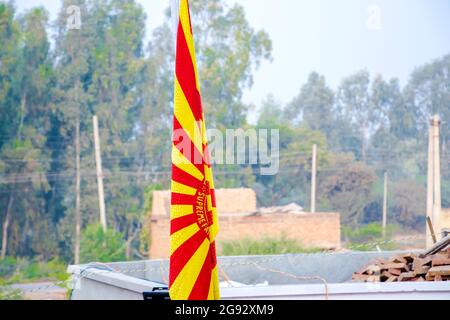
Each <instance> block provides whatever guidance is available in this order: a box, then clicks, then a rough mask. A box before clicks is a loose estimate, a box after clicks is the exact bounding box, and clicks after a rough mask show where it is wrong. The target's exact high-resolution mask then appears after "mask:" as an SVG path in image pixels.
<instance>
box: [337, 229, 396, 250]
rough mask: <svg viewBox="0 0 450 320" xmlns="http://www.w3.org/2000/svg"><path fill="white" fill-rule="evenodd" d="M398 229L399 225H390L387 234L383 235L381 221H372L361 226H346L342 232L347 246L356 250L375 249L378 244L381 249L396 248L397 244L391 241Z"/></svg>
mask: <svg viewBox="0 0 450 320" xmlns="http://www.w3.org/2000/svg"><path fill="white" fill-rule="evenodd" d="M397 230H398V226H395V225H390V226H387V228H386V235H385V236H383V229H382V227H381V225H380V224H379V223H371V224H368V225H364V226H361V227H359V228H356V229H355V228H352V227H349V226H345V227H343V228H342V234H343V236H344V240H345V242H346V247H347V248H348V249H351V250H356V251H374V250H377V246H378V247H379V248H380V249H381V250H388V251H389V250H396V249H398V246H397V244H395V243H394V242H390V241H389V239H391V237H392V235H393V234H394V233H395V232H396V231H397Z"/></svg>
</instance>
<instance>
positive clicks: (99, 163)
mask: <svg viewBox="0 0 450 320" xmlns="http://www.w3.org/2000/svg"><path fill="white" fill-rule="evenodd" d="M92 122H93V126H94V145H95V164H96V168H97V186H98V206H99V210H100V223H101V225H102V227H103V231H105V232H106V227H107V225H106V213H105V191H104V188H103V170H102V156H101V153H100V136H99V133H98V118H97V116H94V117H93V119H92Z"/></svg>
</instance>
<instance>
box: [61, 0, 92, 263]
mask: <svg viewBox="0 0 450 320" xmlns="http://www.w3.org/2000/svg"><path fill="white" fill-rule="evenodd" d="M87 4H88V3H87V2H86V1H85V0H77V1H75V2H74V1H66V0H64V1H63V5H62V8H61V12H60V13H59V16H58V19H57V37H56V40H57V41H56V43H57V46H56V49H55V51H56V52H55V55H56V61H58V63H57V65H56V72H57V81H58V84H57V87H56V88H55V91H54V95H55V110H54V111H55V113H56V115H57V118H58V120H59V121H60V123H61V125H60V129H61V132H60V135H61V136H62V137H63V139H65V140H66V139H67V140H72V141H73V144H69V145H67V149H66V152H65V164H64V165H62V166H60V169H62V168H64V169H66V172H67V171H69V170H71V173H72V174H73V173H74V176H75V192H74V193H73V189H72V190H71V191H70V192H69V190H70V189H71V187H73V185H72V184H71V183H70V181H69V183H68V184H66V185H65V187H66V188H67V189H66V190H67V191H68V192H67V196H66V198H65V201H66V202H67V208H74V209H75V210H74V213H73V216H74V219H73V220H74V221H75V237H74V238H75V241H74V247H73V249H74V260H75V263H79V251H80V237H81V228H82V214H81V210H82V208H81V184H82V180H81V169H82V168H81V158H82V150H81V148H82V146H81V144H82V142H85V141H86V140H87V141H89V140H88V139H89V138H87V135H86V132H83V129H84V128H86V127H88V126H89V123H90V120H91V118H92V111H91V110H90V109H89V104H88V103H89V100H90V99H91V96H90V95H89V92H88V90H87V83H86V82H87V81H88V80H89V77H90V74H89V72H90V70H89V58H90V53H91V51H90V50H91V49H92V47H93V42H94V41H95V38H94V37H95V32H94V30H95V29H94V28H95V24H94V23H93V22H94V21H93V20H92V13H91V12H90V11H89V10H87V8H88V7H87ZM69 5H77V6H78V7H79V8H80V10H81V16H82V17H83V24H82V25H81V28H80V29H68V28H67V16H66V10H67V7H68V6H69ZM74 167H75V168H74ZM72 177H73V175H72ZM73 195H75V199H74V198H73ZM68 211H69V212H70V211H71V210H68ZM73 220H72V221H73ZM69 221H71V220H69Z"/></svg>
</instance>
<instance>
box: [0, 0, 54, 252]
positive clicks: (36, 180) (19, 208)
mask: <svg viewBox="0 0 450 320" xmlns="http://www.w3.org/2000/svg"><path fill="white" fill-rule="evenodd" d="M47 22H48V14H47V12H46V11H45V10H43V9H39V8H37V9H32V10H30V11H29V12H28V13H26V14H25V15H24V16H23V17H20V18H19V19H18V20H17V23H18V26H19V31H18V32H20V38H19V39H20V40H19V41H18V42H17V45H18V47H17V51H16V52H15V55H16V58H15V59H16V60H15V65H16V67H15V70H14V73H13V74H12V76H13V77H14V82H13V83H12V85H11V86H10V91H9V92H8V98H7V99H6V100H9V101H11V105H10V108H11V110H13V111H14V112H15V114H16V116H15V117H14V118H12V119H11V122H10V123H9V124H8V128H9V129H10V130H11V131H10V132H11V133H12V135H11V136H10V137H9V140H8V141H4V143H3V146H2V148H1V154H2V157H3V163H4V165H3V172H4V173H5V175H4V177H5V181H4V184H6V185H7V186H8V188H9V189H8V190H7V194H8V195H7V205H5V210H6V212H5V220H4V224H3V231H2V233H3V237H2V257H4V256H5V255H6V253H7V245H8V240H10V241H9V243H10V245H9V247H10V252H14V253H15V254H21V253H23V252H25V251H26V250H31V251H32V250H36V251H39V252H41V254H43V255H45V256H50V255H52V254H54V253H55V250H54V248H55V246H53V245H51V244H49V243H46V244H45V245H44V241H42V242H40V241H33V240H37V239H40V240H42V238H43V237H45V236H48V231H49V229H51V226H50V224H51V220H50V219H48V216H47V215H46V214H45V212H44V211H43V210H41V208H42V207H44V206H45V199H44V197H43V194H45V192H46V191H47V190H48V180H47V177H46V175H45V173H46V171H47V169H48V166H47V161H46V157H47V153H46V150H45V147H44V146H45V144H46V130H47V128H48V118H47V116H48V114H49V112H48V110H49V108H48V106H49V102H50V99H51V98H50V95H49V91H50V90H49V88H50V87H51V83H52V79H53V75H52V66H51V63H50V60H49V48H50V45H49V42H48V37H47V31H46V28H47ZM18 194H28V195H29V197H20V196H18ZM14 213H16V214H14ZM31 229H33V230H32V231H33V232H32V233H30V231H31ZM10 230H11V231H12V232H11V234H9V231H10ZM24 234H25V235H28V234H33V236H32V237H24ZM8 238H9V239H8ZM27 247H28V248H27Z"/></svg>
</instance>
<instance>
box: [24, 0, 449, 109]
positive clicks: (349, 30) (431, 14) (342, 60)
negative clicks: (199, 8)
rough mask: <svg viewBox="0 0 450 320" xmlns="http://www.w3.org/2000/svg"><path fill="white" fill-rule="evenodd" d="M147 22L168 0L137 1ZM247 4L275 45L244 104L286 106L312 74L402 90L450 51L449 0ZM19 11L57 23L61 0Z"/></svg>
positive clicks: (154, 20) (156, 18) (40, 0)
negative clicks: (393, 84)
mask: <svg viewBox="0 0 450 320" xmlns="http://www.w3.org/2000/svg"><path fill="white" fill-rule="evenodd" d="M138 2H139V3H141V4H142V5H143V6H144V8H145V10H146V12H147V16H148V23H147V34H148V35H149V34H151V31H152V29H153V28H155V27H156V26H158V25H159V24H160V23H161V21H162V20H163V11H164V9H165V8H166V7H167V6H168V5H169V0H138ZM227 2H228V3H229V4H230V5H232V4H233V3H240V4H241V5H243V6H244V8H245V11H246V14H247V17H248V19H249V21H250V23H251V25H252V26H253V27H255V28H256V29H264V30H266V31H267V32H268V33H269V35H270V37H271V39H272V40H273V57H274V60H273V62H271V63H269V62H265V63H264V64H263V65H262V66H261V68H260V69H259V70H258V71H257V73H256V75H255V83H254V86H253V88H252V89H251V90H249V91H248V92H247V93H246V95H245V99H246V101H247V102H252V103H254V104H256V105H258V104H259V103H260V102H261V100H263V99H264V98H265V97H266V96H267V95H268V94H270V93H272V94H273V95H274V96H275V98H276V99H278V100H280V101H281V102H283V103H287V102H289V101H290V100H291V99H292V98H293V97H294V96H295V95H297V94H298V92H299V90H300V87H301V85H302V84H303V83H304V82H305V81H306V79H307V77H308V74H309V73H310V72H311V71H318V72H320V73H322V74H324V75H325V77H326V79H327V81H328V82H329V84H330V85H331V86H332V87H333V88H336V87H337V86H338V84H339V82H340V80H341V79H342V78H343V77H345V76H348V75H350V74H351V73H353V72H355V71H357V70H360V69H363V68H365V69H367V70H369V71H370V72H371V74H372V75H374V74H382V75H383V76H384V77H385V78H390V77H398V78H399V79H400V81H401V83H402V85H404V84H405V83H406V81H407V80H408V77H409V75H410V73H411V72H412V71H413V69H414V67H416V66H419V65H422V64H424V63H426V62H430V61H431V60H433V59H435V58H438V57H441V56H443V55H444V54H446V53H450V1H448V0H341V1H335V0H227ZM16 3H17V5H18V7H19V9H20V10H23V9H25V8H29V7H32V6H36V5H44V6H45V7H46V8H47V9H48V10H49V11H50V13H51V16H52V17H55V15H56V12H57V11H58V10H59V8H60V1H59V0H16Z"/></svg>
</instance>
